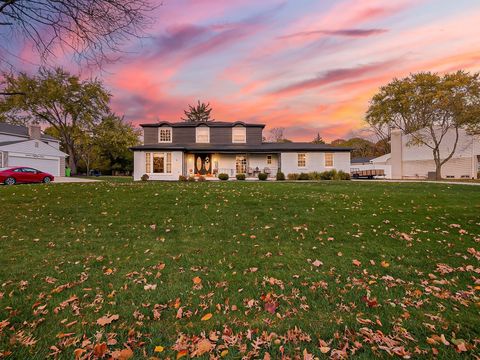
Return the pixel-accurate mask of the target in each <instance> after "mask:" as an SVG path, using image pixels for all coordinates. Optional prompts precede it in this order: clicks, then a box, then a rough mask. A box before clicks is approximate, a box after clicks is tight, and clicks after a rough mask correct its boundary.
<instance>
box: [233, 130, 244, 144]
mask: <svg viewBox="0 0 480 360" xmlns="http://www.w3.org/2000/svg"><path fill="white" fill-rule="evenodd" d="M246 142H247V129H246V128H245V126H234V127H233V128H232V143H234V144H241V143H243V144H244V143H246Z"/></svg>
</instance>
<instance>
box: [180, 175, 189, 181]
mask: <svg viewBox="0 0 480 360" xmlns="http://www.w3.org/2000/svg"><path fill="white" fill-rule="evenodd" d="M178 181H187V177H186V176H183V175H180V176H179V177H178Z"/></svg>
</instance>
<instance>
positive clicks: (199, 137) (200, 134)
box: [196, 126, 210, 143]
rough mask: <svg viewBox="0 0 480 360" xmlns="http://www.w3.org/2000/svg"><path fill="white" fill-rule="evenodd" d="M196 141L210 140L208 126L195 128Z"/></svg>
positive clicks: (205, 141)
mask: <svg viewBox="0 0 480 360" xmlns="http://www.w3.org/2000/svg"><path fill="white" fill-rule="evenodd" d="M196 142H197V143H209V142H210V128H209V127H208V126H198V127H197V128H196Z"/></svg>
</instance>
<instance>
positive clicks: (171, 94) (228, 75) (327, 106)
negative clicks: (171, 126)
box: [22, 0, 480, 141]
mask: <svg viewBox="0 0 480 360" xmlns="http://www.w3.org/2000/svg"><path fill="white" fill-rule="evenodd" d="M148 34H149V37H148V38H145V39H143V40H135V41H134V42H132V43H130V44H129V45H128V46H127V47H126V49H125V50H126V53H125V55H124V56H123V58H122V59H121V61H119V62H117V63H115V64H110V65H107V66H106V67H105V70H104V71H103V72H99V73H97V75H98V76H99V77H101V78H102V79H103V80H104V82H105V84H106V86H107V87H108V88H109V89H110V91H111V92H112V94H113V108H114V110H115V111H116V112H118V113H119V114H125V119H126V120H127V121H131V122H132V123H134V124H138V123H140V122H142V123H145V122H156V121H158V120H168V121H178V120H180V117H181V116H182V114H183V109H185V108H186V107H187V105H188V104H189V103H190V104H193V103H195V102H196V101H197V99H198V100H200V101H205V102H210V103H211V105H212V107H213V112H212V114H213V117H214V118H215V119H216V120H223V121H236V120H242V121H247V122H255V123H265V124H266V125H267V127H268V128H272V127H285V128H286V136H287V137H288V138H290V139H294V140H304V141H310V140H311V139H312V138H313V136H314V135H315V134H316V133H317V132H320V134H321V135H322V136H323V137H324V138H325V139H327V140H333V139H336V138H339V137H349V136H352V135H354V134H357V133H358V132H359V130H360V129H362V128H363V127H364V126H365V125H364V123H363V118H364V113H365V110H366V108H367V106H368V101H369V99H370V98H371V96H372V95H373V94H374V93H375V92H376V91H377V89H378V87H379V86H380V85H382V84H384V83H387V82H389V81H390V80H391V79H392V78H393V77H401V76H405V75H408V74H409V73H410V72H416V71H436V72H447V71H455V70H457V69H466V70H468V71H479V70H480V0H455V1H451V0H342V1H333V0H329V1H327V0H290V1H285V0H283V1H278V0H262V1H259V0H228V1H227V0H163V6H161V7H160V8H159V9H158V14H156V15H155V24H154V25H153V27H152V28H151V29H150V30H149V31H148ZM22 51H23V52H25V51H26V50H25V49H23V50H22Z"/></svg>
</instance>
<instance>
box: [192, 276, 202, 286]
mask: <svg viewBox="0 0 480 360" xmlns="http://www.w3.org/2000/svg"><path fill="white" fill-rule="evenodd" d="M192 280H193V283H194V284H195V285H198V284H200V283H201V282H202V279H200V277H198V276H195V277H194V278H193V279H192Z"/></svg>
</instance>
